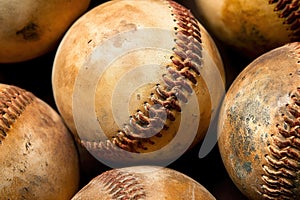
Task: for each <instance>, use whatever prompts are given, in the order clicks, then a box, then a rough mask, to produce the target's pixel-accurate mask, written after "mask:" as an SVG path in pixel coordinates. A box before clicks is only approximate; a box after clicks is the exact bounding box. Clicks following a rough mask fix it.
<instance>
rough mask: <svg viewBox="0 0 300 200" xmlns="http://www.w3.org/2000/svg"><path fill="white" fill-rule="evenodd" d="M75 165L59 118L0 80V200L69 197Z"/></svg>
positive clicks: (74, 183) (75, 181)
mask: <svg viewBox="0 0 300 200" xmlns="http://www.w3.org/2000/svg"><path fill="white" fill-rule="evenodd" d="M78 164H79V162H78V154H77V150H76V147H75V144H74V140H73V138H72V134H71V133H70V132H69V131H68V129H67V127H66V126H65V124H64V123H63V121H62V119H61V117H60V116H59V115H58V114H57V113H56V112H55V111H54V110H53V109H52V108H51V107H50V106H49V105H48V104H46V103H45V102H44V101H42V100H40V99H39V98H37V97H36V96H34V95H33V94H32V93H31V92H29V91H26V90H24V89H21V88H19V87H16V86H12V85H5V84H0V166H1V167H0V199H1V200H7V199H10V200H20V199H30V200H40V199H49V200H52V199H59V200H66V199H70V198H71V197H72V196H73V195H74V194H75V193H76V192H77V191H78V189H79V165H78Z"/></svg>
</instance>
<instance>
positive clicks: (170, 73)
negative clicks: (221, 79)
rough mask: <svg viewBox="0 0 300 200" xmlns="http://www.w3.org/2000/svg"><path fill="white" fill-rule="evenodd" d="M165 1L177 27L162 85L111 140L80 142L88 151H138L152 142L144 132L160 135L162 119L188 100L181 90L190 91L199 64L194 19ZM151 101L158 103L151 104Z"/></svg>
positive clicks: (171, 117) (198, 36)
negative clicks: (171, 53) (119, 149)
mask: <svg viewBox="0 0 300 200" xmlns="http://www.w3.org/2000/svg"><path fill="white" fill-rule="evenodd" d="M165 2H166V3H167V4H168V7H169V8H170V10H171V15H172V16H173V18H174V22H176V24H177V26H176V27H174V31H175V39H174V43H175V45H174V48H173V49H172V50H173V55H172V56H171V57H170V63H169V65H167V66H166V69H167V73H166V74H164V75H163V77H162V78H163V81H164V85H159V84H157V85H156V87H155V91H153V92H152V93H151V94H150V101H151V102H145V103H144V111H141V110H138V111H137V112H136V113H135V114H134V115H132V116H130V122H129V124H126V125H125V126H124V128H123V129H122V130H120V131H119V132H118V133H116V135H115V136H114V137H113V138H112V140H111V141H110V140H108V141H105V142H104V141H99V142H94V141H85V140H81V141H80V143H81V144H82V145H83V146H85V148H87V149H88V150H90V151H93V152H95V151H96V153H98V154H99V153H100V152H97V151H101V157H106V156H104V155H103V153H104V154H105V152H108V150H109V149H112V148H113V150H117V148H116V147H115V145H116V146H118V147H120V148H121V149H124V150H127V151H130V152H136V153H138V152H139V151H138V149H139V148H141V149H144V150H146V149H147V148H146V147H145V146H143V143H150V144H154V142H153V141H151V138H148V137H147V135H155V136H154V137H163V136H162V134H161V133H160V132H159V131H160V130H162V129H168V127H167V126H166V125H165V121H164V119H165V118H167V120H170V121H174V120H175V114H174V112H181V107H180V104H179V102H183V103H187V101H188V97H187V96H186V95H185V94H184V90H185V91H186V92H188V93H189V94H190V93H192V92H193V89H192V87H191V85H192V84H194V85H195V84H197V78H196V77H197V76H199V75H200V69H201V67H202V44H201V43H202V41H201V34H200V27H199V24H198V21H197V20H196V18H195V17H194V16H193V14H192V13H191V12H190V10H187V9H186V8H185V7H183V6H181V5H180V4H178V3H176V2H174V1H172V0H166V1H165ZM154 104H155V105H159V106H158V107H156V106H153V105H154ZM165 114H166V115H167V116H166V117H165ZM153 133H155V134H153ZM102 150H105V152H103V151H102ZM109 153H111V152H109ZM108 156H111V155H108Z"/></svg>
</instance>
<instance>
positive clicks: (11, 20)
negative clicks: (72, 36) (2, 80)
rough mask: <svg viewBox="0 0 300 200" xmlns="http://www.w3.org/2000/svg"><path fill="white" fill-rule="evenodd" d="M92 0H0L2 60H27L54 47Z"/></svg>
mask: <svg viewBox="0 0 300 200" xmlns="http://www.w3.org/2000/svg"><path fill="white" fill-rule="evenodd" d="M89 3H90V0H47V1H46V0H45V1H41V0H39V1H36V0H27V1H16V0H9V1H7V0H0V24H1V25H0V63H14V62H22V61H27V60H29V59H33V58H36V57H38V56H41V55H43V54H45V53H48V52H49V51H51V50H53V49H54V48H55V47H56V46H57V45H58V43H59V41H60V39H61V38H62V36H63V34H64V33H65V31H66V30H67V29H68V28H69V26H70V25H71V24H72V23H73V22H74V21H75V20H76V19H77V18H78V17H79V16H80V15H81V14H83V12H84V11H85V10H86V9H87V8H88V5H89Z"/></svg>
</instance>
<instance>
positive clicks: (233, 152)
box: [218, 43, 300, 199]
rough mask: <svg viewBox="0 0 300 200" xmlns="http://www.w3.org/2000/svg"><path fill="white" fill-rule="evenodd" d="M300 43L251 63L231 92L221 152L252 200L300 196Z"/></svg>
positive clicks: (226, 102) (224, 116)
mask: <svg viewBox="0 0 300 200" xmlns="http://www.w3.org/2000/svg"><path fill="white" fill-rule="evenodd" d="M299 46H300V43H292V44H287V45H284V46H282V47H279V48H277V49H274V50H273V51H270V52H268V53H266V54H264V55H262V56H260V57H259V58H258V59H256V60H254V61H253V62H252V63H251V64H249V65H248V66H247V67H246V68H245V69H244V70H243V71H242V72H241V73H240V75H239V76H238V77H237V78H236V79H235V81H234V82H233V83H232V85H231V87H230V88H229V90H228V92H227V94H226V97H225V100H224V105H223V107H222V109H221V113H220V120H219V134H220V137H219V141H218V144H219V149H220V153H221V156H222V159H223V161H224V165H225V167H226V169H227V172H228V173H229V175H230V177H231V178H232V180H233V182H234V183H235V184H236V186H237V187H238V188H239V189H240V190H241V191H242V192H243V193H244V194H245V195H246V196H247V197H248V198H249V199H299V198H300V196H299V194H300V185H299V179H300V173H299V171H300V170H299V169H300V162H299V159H300V135H299V125H300V122H299V119H300V114H299V113H300V107H299V105H300V100H299V98H300V93H299V86H300V76H299V75H298V74H297V71H298V70H299V68H300V65H299Z"/></svg>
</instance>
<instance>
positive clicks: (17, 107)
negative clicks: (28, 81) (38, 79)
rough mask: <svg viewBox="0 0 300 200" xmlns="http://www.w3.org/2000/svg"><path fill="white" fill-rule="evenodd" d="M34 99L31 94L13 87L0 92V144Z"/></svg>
mask: <svg viewBox="0 0 300 200" xmlns="http://www.w3.org/2000/svg"><path fill="white" fill-rule="evenodd" d="M33 99H34V96H33V94H32V93H30V92H27V91H25V90H23V89H20V88H17V87H15V86H8V87H7V88H5V89H4V90H2V91H1V92H0V144H2V143H3V140H4V139H5V138H6V136H7V132H8V131H9V129H10V128H11V126H12V124H13V123H14V122H15V121H16V120H17V119H18V117H19V116H20V115H21V114H22V112H23V111H24V110H25V108H26V106H28V105H29V104H30V103H31V102H32V101H33Z"/></svg>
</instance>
